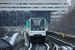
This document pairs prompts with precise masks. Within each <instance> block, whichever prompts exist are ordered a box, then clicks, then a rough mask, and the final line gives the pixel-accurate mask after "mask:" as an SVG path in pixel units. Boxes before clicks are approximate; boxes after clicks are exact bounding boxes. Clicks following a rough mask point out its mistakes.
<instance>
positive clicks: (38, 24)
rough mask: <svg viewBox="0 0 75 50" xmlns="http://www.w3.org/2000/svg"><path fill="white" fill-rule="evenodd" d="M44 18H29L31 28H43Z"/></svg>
mask: <svg viewBox="0 0 75 50" xmlns="http://www.w3.org/2000/svg"><path fill="white" fill-rule="evenodd" d="M44 29H45V26H44V19H32V20H31V30H33V31H35V30H37V31H38V30H44Z"/></svg>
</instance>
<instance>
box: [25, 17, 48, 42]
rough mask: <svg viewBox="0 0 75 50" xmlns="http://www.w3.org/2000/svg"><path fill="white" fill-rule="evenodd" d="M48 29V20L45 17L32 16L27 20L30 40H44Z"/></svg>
mask: <svg viewBox="0 0 75 50" xmlns="http://www.w3.org/2000/svg"><path fill="white" fill-rule="evenodd" d="M47 30H48V22H47V21H46V19H45V18H30V19H29V20H28V21H27V22H26V32H27V33H28V35H29V41H30V42H44V41H45V36H46V31H47Z"/></svg>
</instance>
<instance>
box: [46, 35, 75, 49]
mask: <svg viewBox="0 0 75 50" xmlns="http://www.w3.org/2000/svg"><path fill="white" fill-rule="evenodd" d="M46 39H47V40H49V41H51V42H53V43H55V46H56V45H57V47H60V46H65V47H66V46H69V47H70V48H74V47H75V46H74V45H72V44H71V43H68V42H65V41H63V40H62V39H60V38H57V37H55V36H53V35H47V36H46Z"/></svg>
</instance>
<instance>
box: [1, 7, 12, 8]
mask: <svg viewBox="0 0 75 50" xmlns="http://www.w3.org/2000/svg"><path fill="white" fill-rule="evenodd" d="M2 8H11V7H2Z"/></svg>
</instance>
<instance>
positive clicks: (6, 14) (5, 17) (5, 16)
mask: <svg viewBox="0 0 75 50" xmlns="http://www.w3.org/2000/svg"><path fill="white" fill-rule="evenodd" d="M2 18H3V20H4V19H9V13H8V12H6V13H3V14H2Z"/></svg>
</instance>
